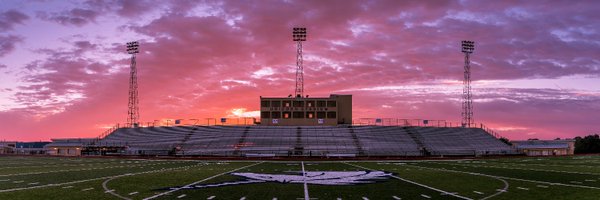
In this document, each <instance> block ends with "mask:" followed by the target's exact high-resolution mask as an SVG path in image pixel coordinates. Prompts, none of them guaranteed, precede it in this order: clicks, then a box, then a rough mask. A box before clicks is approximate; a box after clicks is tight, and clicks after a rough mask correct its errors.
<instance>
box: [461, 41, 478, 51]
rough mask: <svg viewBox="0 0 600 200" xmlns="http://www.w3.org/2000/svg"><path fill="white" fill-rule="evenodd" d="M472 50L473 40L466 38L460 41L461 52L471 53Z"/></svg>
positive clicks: (473, 46) (473, 47)
mask: <svg viewBox="0 0 600 200" xmlns="http://www.w3.org/2000/svg"><path fill="white" fill-rule="evenodd" d="M473 50H475V42H473V41H468V40H463V41H462V52H463V53H473Z"/></svg>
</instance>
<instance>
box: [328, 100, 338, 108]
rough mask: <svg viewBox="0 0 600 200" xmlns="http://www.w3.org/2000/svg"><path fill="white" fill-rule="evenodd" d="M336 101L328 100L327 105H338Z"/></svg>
mask: <svg viewBox="0 0 600 200" xmlns="http://www.w3.org/2000/svg"><path fill="white" fill-rule="evenodd" d="M336 106H337V105H336V103H335V101H327V107H336Z"/></svg>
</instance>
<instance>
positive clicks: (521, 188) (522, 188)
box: [517, 187, 529, 190]
mask: <svg viewBox="0 0 600 200" xmlns="http://www.w3.org/2000/svg"><path fill="white" fill-rule="evenodd" d="M517 189H520V190H529V188H524V187H517Z"/></svg>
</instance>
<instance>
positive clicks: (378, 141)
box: [93, 126, 516, 157]
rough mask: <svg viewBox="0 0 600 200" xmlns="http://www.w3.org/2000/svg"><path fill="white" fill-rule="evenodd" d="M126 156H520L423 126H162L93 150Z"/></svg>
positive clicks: (479, 139)
mask: <svg viewBox="0 0 600 200" xmlns="http://www.w3.org/2000/svg"><path fill="white" fill-rule="evenodd" d="M93 146H95V147H101V146H113V147H114V146H126V147H127V151H126V152H124V154H129V155H140V154H144V155H145V154H156V155H162V154H169V155H187V156H242V157H244V156H245V157H271V156H318V157H358V156H426V155H433V156H452V155H458V156H477V155H505V154H515V153H516V150H515V149H514V148H513V147H511V146H509V145H507V144H504V143H503V142H501V141H500V140H498V139H497V138H495V137H494V136H492V135H490V134H488V133H487V132H485V130H483V129H480V128H460V127H419V126H293V127H292V126H162V127H139V128H120V129H117V130H116V131H114V132H113V133H111V134H109V135H108V136H106V137H104V138H102V139H101V140H99V141H98V142H96V143H95V144H93Z"/></svg>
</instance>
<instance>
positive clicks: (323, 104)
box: [317, 101, 327, 108]
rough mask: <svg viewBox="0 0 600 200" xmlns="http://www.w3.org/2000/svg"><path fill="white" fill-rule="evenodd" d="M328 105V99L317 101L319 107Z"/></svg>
mask: <svg viewBox="0 0 600 200" xmlns="http://www.w3.org/2000/svg"><path fill="white" fill-rule="evenodd" d="M326 105H327V102H326V101H317V107H319V108H323V107H325V106H326Z"/></svg>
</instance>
